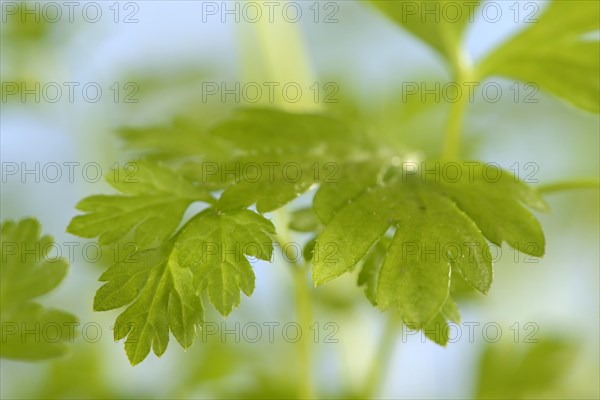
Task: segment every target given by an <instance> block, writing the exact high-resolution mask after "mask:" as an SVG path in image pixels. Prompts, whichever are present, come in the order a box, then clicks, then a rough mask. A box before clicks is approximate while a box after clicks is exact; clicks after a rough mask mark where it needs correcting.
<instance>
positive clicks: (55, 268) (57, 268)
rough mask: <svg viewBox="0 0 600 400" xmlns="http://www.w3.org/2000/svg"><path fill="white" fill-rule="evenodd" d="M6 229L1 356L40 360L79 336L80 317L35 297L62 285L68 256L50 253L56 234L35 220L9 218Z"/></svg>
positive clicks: (1, 285)
mask: <svg viewBox="0 0 600 400" xmlns="http://www.w3.org/2000/svg"><path fill="white" fill-rule="evenodd" d="M1 231H2V238H1V242H2V243H1V248H2V255H1V257H2V263H1V268H0V273H1V279H0V300H1V301H0V316H1V317H0V320H1V325H2V346H0V356H2V357H5V358H12V359H17V360H29V361H34V360H43V359H47V358H52V357H57V356H60V355H63V354H65V353H66V352H67V347H66V346H65V344H64V342H65V341H68V340H73V335H74V328H75V325H76V324H77V318H75V316H73V315H71V314H69V313H66V312H64V311H60V310H55V309H51V308H44V307H42V306H41V305H39V304H38V303H36V302H34V301H32V300H33V299H35V298H36V297H39V296H41V295H43V294H46V293H48V292H50V291H52V290H53V289H55V288H56V286H58V284H59V283H60V282H61V281H62V280H63V278H64V277H65V275H66V273H67V268H68V264H67V262H66V260H64V259H63V258H55V257H51V256H50V254H49V252H50V251H51V250H52V248H53V245H52V243H53V239H52V237H50V236H41V227H40V224H39V223H38V222H37V221H36V220H35V219H32V218H28V219H24V220H21V221H19V222H17V223H15V222H13V221H5V222H3V223H2V227H1Z"/></svg>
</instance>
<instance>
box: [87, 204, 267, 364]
mask: <svg viewBox="0 0 600 400" xmlns="http://www.w3.org/2000/svg"><path fill="white" fill-rule="evenodd" d="M274 233H275V229H274V227H273V225H272V224H271V222H270V221H269V220H267V219H265V218H264V217H262V216H260V215H258V214H256V213H254V212H252V211H249V210H242V211H237V212H234V213H231V214H225V213H221V212H218V211H216V210H214V209H207V210H205V211H203V212H201V213H199V214H198V215H196V216H195V217H194V218H192V219H191V220H190V221H189V222H188V223H187V224H186V225H185V227H184V228H183V229H182V230H181V231H180V232H179V233H178V234H177V236H176V237H175V238H174V239H173V240H171V241H168V242H166V243H165V244H163V245H162V246H160V247H158V248H153V249H148V250H144V251H141V252H139V253H137V254H135V255H134V256H133V257H130V258H128V259H127V260H124V261H121V262H119V263H117V264H115V265H113V266H112V267H110V268H109V269H107V270H106V271H105V272H104V274H103V275H102V276H101V277H100V280H101V281H104V282H106V283H105V284H104V286H102V287H101V288H100V289H99V290H98V292H97V293H96V297H95V299H94V309H95V310H96V311H105V310H111V309H115V308H119V307H122V306H125V305H128V304H129V306H128V307H127V309H126V310H125V311H124V312H123V313H122V314H121V315H119V317H118V318H117V321H116V323H115V340H120V339H123V338H127V339H126V341H125V351H126V353H127V356H128V358H129V360H130V362H131V363H132V364H133V365H135V364H138V363H140V362H141V361H143V360H144V359H145V358H146V356H147V355H148V354H149V353H150V351H151V350H154V353H155V354H156V355H157V356H161V355H162V354H163V353H164V352H165V350H166V348H167V345H168V342H169V331H170V332H172V333H173V336H175V338H176V339H177V341H178V342H179V343H180V344H181V346H182V347H184V348H188V347H189V346H191V345H192V343H193V341H194V338H195V336H196V331H197V329H199V325H200V324H201V323H202V322H203V320H204V319H203V318H204V317H203V315H204V311H203V306H202V302H201V299H200V294H201V293H202V292H205V291H206V292H207V293H208V298H209V300H210V302H211V303H212V304H213V305H214V306H215V308H216V309H217V310H218V311H219V312H220V313H221V314H223V315H227V314H229V312H231V310H232V309H233V308H234V307H237V306H238V305H239V303H240V290H241V291H243V292H244V293H245V294H246V295H248V296H250V295H251V294H252V292H253V290H254V272H253V271H252V267H251V265H250V262H249V261H248V259H247V256H248V257H256V258H259V259H263V260H268V259H270V258H271V255H272V248H273V239H272V235H273V234H274Z"/></svg>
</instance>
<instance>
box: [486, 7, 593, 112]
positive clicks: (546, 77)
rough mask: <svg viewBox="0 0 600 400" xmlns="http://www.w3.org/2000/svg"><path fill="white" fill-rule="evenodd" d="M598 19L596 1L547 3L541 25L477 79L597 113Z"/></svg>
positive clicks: (490, 60) (499, 53)
mask: <svg viewBox="0 0 600 400" xmlns="http://www.w3.org/2000/svg"><path fill="white" fill-rule="evenodd" d="M599 14H600V2H598V1H586V0H581V1H580V0H569V1H565V0H553V1H550V2H549V4H548V6H547V8H546V9H545V10H544V12H543V14H542V15H541V16H540V17H539V21H537V22H534V23H531V24H530V25H529V26H528V28H527V29H525V30H524V31H522V32H520V33H519V34H517V35H516V36H514V37H513V38H511V39H510V40H508V41H507V42H506V43H504V44H503V45H501V46H500V47H499V48H498V49H496V50H494V51H492V53H491V54H489V55H488V56H487V57H486V58H485V59H484V60H483V61H482V63H481V65H480V66H479V67H478V76H479V79H480V80H484V79H485V78H488V77H491V76H505V77H509V78H513V79H518V80H520V81H522V82H526V83H533V84H534V85H537V86H539V88H540V89H542V90H545V91H548V92H550V93H552V94H554V95H556V96H558V97H561V98H562V99H564V100H566V101H568V102H570V103H572V104H573V105H575V106H577V107H580V108H582V109H584V110H587V111H590V112H594V113H598V112H600V42H599V41H598V37H597V32H598V29H599V28H600V18H598V15H599ZM586 35H588V36H586Z"/></svg>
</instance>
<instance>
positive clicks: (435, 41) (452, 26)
mask: <svg viewBox="0 0 600 400" xmlns="http://www.w3.org/2000/svg"><path fill="white" fill-rule="evenodd" d="M369 3H371V4H372V5H374V6H375V7H376V8H377V9H379V11H381V12H382V13H383V14H385V16H387V17H388V18H389V19H390V20H392V21H394V22H395V23H396V24H398V25H400V26H402V27H403V28H405V29H406V30H408V31H409V32H410V33H412V34H413V35H415V36H417V37H418V38H419V39H421V40H423V41H424V42H425V43H427V44H428V45H430V46H431V47H432V48H434V49H435V50H436V51H438V52H439V53H440V54H441V55H442V56H443V57H444V58H446V59H447V60H448V61H449V62H450V63H451V64H453V65H455V64H457V63H458V62H459V59H458V58H459V56H460V43H461V40H462V34H463V32H464V30H465V27H466V26H467V24H468V23H469V21H472V18H473V15H474V12H475V10H476V9H477V7H478V5H479V3H480V1H473V0H460V1H454V0H453V1H450V0H442V1H439V0H426V1H419V2H416V1H411V0H397V1H379V0H369ZM442 8H444V10H442Z"/></svg>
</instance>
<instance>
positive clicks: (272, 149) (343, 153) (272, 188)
mask: <svg viewBox="0 0 600 400" xmlns="http://www.w3.org/2000/svg"><path fill="white" fill-rule="evenodd" d="M210 135H211V137H214V138H215V140H219V141H223V140H225V141H228V142H229V143H230V148H231V151H230V155H229V157H227V158H226V159H225V160H223V161H221V162H219V163H206V162H202V163H193V162H191V163H188V164H186V165H185V170H186V175H187V176H188V177H190V179H195V181H197V182H199V183H200V184H202V185H206V184H208V185H209V186H210V187H219V188H220V189H224V192H223V194H222V195H221V198H220V199H219V204H218V207H219V208H220V209H221V210H224V211H235V210H241V209H243V208H246V207H249V206H251V205H253V204H256V209H257V210H258V211H259V212H269V211H273V210H275V209H278V208H280V207H282V206H284V205H285V204H287V203H289V202H290V201H292V200H293V199H295V198H296V197H298V196H300V195H301V194H303V193H304V192H306V191H307V190H308V189H310V188H311V187H313V186H314V185H316V184H318V183H319V182H323V181H325V182H332V181H336V180H337V172H338V170H339V163H340V162H341V161H343V160H346V159H350V158H353V157H356V156H358V155H360V154H362V153H364V154H366V151H367V150H368V146H367V145H366V144H365V142H364V137H363V136H361V135H359V134H358V133H356V132H353V130H352V129H350V128H349V127H348V126H347V125H346V124H345V123H343V122H342V121H340V120H338V119H336V118H333V117H329V116H326V115H319V114H294V113H288V112H283V111H278V110H273V109H242V110H239V111H237V112H236V113H234V114H233V115H232V116H231V117H230V118H228V119H226V120H225V121H223V122H222V123H220V124H217V125H216V126H215V127H214V128H213V129H212V130H211V131H210ZM194 169H195V171H194Z"/></svg>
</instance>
